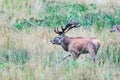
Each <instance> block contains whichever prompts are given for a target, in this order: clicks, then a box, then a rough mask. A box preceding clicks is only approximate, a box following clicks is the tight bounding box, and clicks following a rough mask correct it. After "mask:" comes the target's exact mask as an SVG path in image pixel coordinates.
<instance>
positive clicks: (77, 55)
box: [70, 51, 80, 60]
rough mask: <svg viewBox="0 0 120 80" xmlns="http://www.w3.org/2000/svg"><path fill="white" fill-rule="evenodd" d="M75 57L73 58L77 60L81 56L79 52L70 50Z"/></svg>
mask: <svg viewBox="0 0 120 80" xmlns="http://www.w3.org/2000/svg"><path fill="white" fill-rule="evenodd" d="M70 52H71V54H72V57H73V60H76V59H77V58H78V57H79V55H80V54H79V52H78V51H70Z"/></svg>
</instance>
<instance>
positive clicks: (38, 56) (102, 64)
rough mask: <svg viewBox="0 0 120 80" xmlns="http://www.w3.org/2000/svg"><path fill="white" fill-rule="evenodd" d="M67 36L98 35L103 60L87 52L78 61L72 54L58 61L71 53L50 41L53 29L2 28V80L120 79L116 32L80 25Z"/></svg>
mask: <svg viewBox="0 0 120 80" xmlns="http://www.w3.org/2000/svg"><path fill="white" fill-rule="evenodd" d="M6 31H7V33H6V34H5V32H6ZM66 35H68V36H74V37H75V36H84V37H93V36H94V37H97V38H98V39H100V41H101V48H100V49H99V51H98V55H97V56H98V57H99V63H97V64H94V63H93V60H92V57H91V56H90V55H87V54H86V55H81V56H80V57H79V59H78V60H76V61H72V58H71V57H70V58H68V59H66V60H64V61H63V62H61V63H59V64H55V62H56V61H59V60H61V59H62V57H64V56H65V55H67V54H69V53H67V52H65V51H64V50H63V49H62V48H61V47H60V46H55V45H52V44H51V43H50V42H49V41H50V40H51V39H52V38H53V37H54V36H56V35H55V34H54V33H53V30H49V29H47V28H45V29H44V28H36V29H33V30H31V31H30V32H24V31H21V32H14V31H13V30H10V29H6V28H1V29H0V45H1V46H0V47H1V48H0V49H1V51H0V55H1V57H0V67H1V68H0V71H1V73H0V78H1V80H9V79H12V80H16V79H18V80H34V79H37V80H56V79H60V80H61V79H62V80H73V79H76V80H96V79H97V80H118V79H119V78H120V68H119V66H120V56H119V55H120V54H119V44H118V40H117V37H115V36H116V34H110V33H109V29H105V30H103V31H102V32H99V33H98V32H96V31H95V30H94V29H91V30H88V29H87V30H86V29H84V28H79V29H77V30H76V29H74V30H71V31H70V32H68V33H67V34H66ZM8 44H9V46H8ZM84 60H85V61H84Z"/></svg>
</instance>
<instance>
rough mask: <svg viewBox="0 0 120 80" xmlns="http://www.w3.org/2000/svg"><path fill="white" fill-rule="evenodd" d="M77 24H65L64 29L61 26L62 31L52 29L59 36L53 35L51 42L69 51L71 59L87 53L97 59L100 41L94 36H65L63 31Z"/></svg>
mask: <svg viewBox="0 0 120 80" xmlns="http://www.w3.org/2000/svg"><path fill="white" fill-rule="evenodd" d="M77 25H78V23H76V22H72V23H69V24H67V25H66V27H65V29H64V28H62V30H63V31H62V32H60V31H58V29H57V31H56V30H54V31H55V32H56V33H57V34H59V36H57V37H55V38H54V39H53V40H51V42H52V43H53V44H57V45H61V46H62V47H63V49H64V50H65V51H67V52H70V53H71V56H72V57H73V59H74V60H75V59H77V58H78V57H79V55H80V54H85V53H89V54H90V55H91V56H92V57H93V59H94V61H95V62H96V60H97V56H96V55H97V51H98V49H99V47H100V41H99V40H98V39H96V38H92V37H91V38H85V37H68V36H65V32H67V31H68V30H70V29H71V28H74V27H76V26H77Z"/></svg>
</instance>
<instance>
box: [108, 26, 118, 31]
mask: <svg viewBox="0 0 120 80" xmlns="http://www.w3.org/2000/svg"><path fill="white" fill-rule="evenodd" d="M119 31H120V29H119V27H118V25H114V26H113V27H112V28H111V29H110V32H119Z"/></svg>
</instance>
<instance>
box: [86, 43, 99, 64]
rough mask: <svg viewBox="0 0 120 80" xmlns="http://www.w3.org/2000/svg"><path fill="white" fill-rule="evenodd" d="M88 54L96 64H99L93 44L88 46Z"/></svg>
mask: <svg viewBox="0 0 120 80" xmlns="http://www.w3.org/2000/svg"><path fill="white" fill-rule="evenodd" d="M88 52H89V54H90V55H91V56H92V57H93V60H94V62H95V63H96V62H98V58H97V50H96V48H95V46H94V45H93V44H89V45H88Z"/></svg>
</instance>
